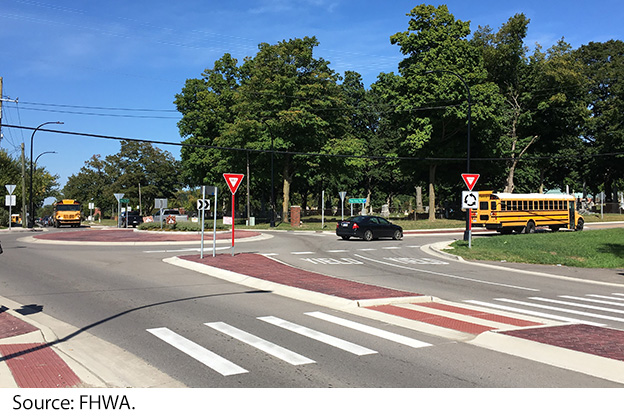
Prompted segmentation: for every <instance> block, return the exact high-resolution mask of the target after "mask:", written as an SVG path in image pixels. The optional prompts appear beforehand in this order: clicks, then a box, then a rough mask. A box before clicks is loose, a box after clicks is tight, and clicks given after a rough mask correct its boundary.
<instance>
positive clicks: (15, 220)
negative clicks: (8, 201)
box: [11, 213, 22, 224]
mask: <svg viewBox="0 0 624 418" xmlns="http://www.w3.org/2000/svg"><path fill="white" fill-rule="evenodd" d="M11 223H12V224H21V223H22V215H20V214H19V213H13V214H11Z"/></svg>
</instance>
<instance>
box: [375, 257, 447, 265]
mask: <svg viewBox="0 0 624 418" xmlns="http://www.w3.org/2000/svg"><path fill="white" fill-rule="evenodd" d="M384 260H388V261H394V262H396V263H402V264H448V263H447V262H446V261H442V260H437V259H435V258H411V257H384Z"/></svg>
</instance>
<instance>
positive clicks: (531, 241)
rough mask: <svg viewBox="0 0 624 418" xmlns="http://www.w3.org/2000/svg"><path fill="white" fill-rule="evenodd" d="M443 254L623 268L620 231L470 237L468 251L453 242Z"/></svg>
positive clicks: (622, 232)
mask: <svg viewBox="0 0 624 418" xmlns="http://www.w3.org/2000/svg"><path fill="white" fill-rule="evenodd" d="M452 247H453V249H452V250H447V252H449V253H451V254H455V255H459V256H461V257H463V258H465V259H467V260H495V261H501V260H506V261H508V262H514V263H529V264H551V265H556V264H561V265H564V266H571V267H589V268H624V229H623V228H613V229H603V230H595V231H582V232H543V233H536V234H517V235H516V234H514V235H497V236H493V237H473V240H472V248H468V243H467V242H465V241H456V242H454V243H453V244H452Z"/></svg>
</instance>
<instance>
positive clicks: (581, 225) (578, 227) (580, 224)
mask: <svg viewBox="0 0 624 418" xmlns="http://www.w3.org/2000/svg"><path fill="white" fill-rule="evenodd" d="M584 225H585V222H583V220H582V219H579V221H578V223H577V224H576V229H575V230H576V231H582V230H583V226H584Z"/></svg>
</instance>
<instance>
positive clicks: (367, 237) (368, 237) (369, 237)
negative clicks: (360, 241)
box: [364, 229, 373, 241]
mask: <svg viewBox="0 0 624 418" xmlns="http://www.w3.org/2000/svg"><path fill="white" fill-rule="evenodd" d="M372 239H373V231H371V230H370V229H367V230H366V231H364V240H365V241H371V240H372Z"/></svg>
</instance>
